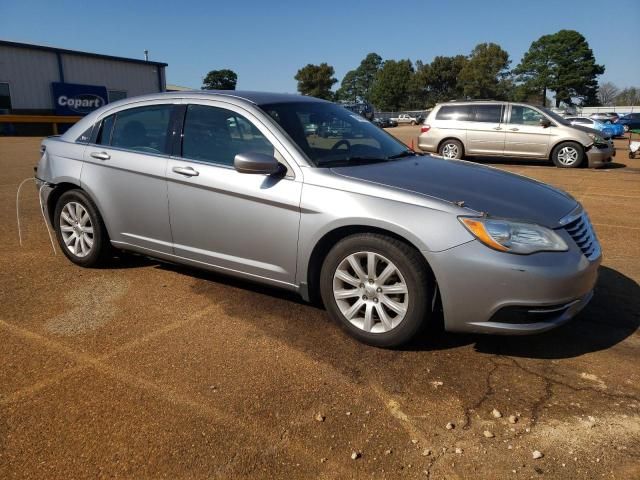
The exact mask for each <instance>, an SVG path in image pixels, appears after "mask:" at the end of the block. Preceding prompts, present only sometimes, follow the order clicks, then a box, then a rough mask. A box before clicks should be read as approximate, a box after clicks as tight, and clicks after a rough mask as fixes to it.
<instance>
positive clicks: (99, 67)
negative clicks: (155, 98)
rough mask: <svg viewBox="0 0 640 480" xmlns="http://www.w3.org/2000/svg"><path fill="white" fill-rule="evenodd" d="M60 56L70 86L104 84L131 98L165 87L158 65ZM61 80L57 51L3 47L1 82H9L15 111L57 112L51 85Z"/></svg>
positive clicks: (0, 69)
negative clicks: (72, 84)
mask: <svg viewBox="0 0 640 480" xmlns="http://www.w3.org/2000/svg"><path fill="white" fill-rule="evenodd" d="M60 55H61V58H62V66H63V70H64V81H65V82H67V83H80V84H86V85H103V86H105V87H107V90H124V91H126V92H127V96H128V97H133V96H136V95H143V94H146V93H154V92H158V91H163V90H164V88H165V82H166V80H165V77H164V68H162V67H160V66H158V65H154V64H149V65H145V64H142V63H130V62H125V61H117V60H110V59H102V58H96V57H85V56H82V55H71V54H65V53H61V54H60ZM158 69H160V78H159V77H158ZM59 81H60V74H59V69H58V59H57V55H56V53H55V52H50V51H43V50H37V49H33V50H31V49H28V48H18V47H11V46H5V45H0V82H8V83H9V88H10V91H11V107H12V109H14V110H23V109H24V110H46V109H53V99H52V97H51V82H59ZM159 84H160V85H159Z"/></svg>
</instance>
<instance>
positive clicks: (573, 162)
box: [551, 142, 584, 168]
mask: <svg viewBox="0 0 640 480" xmlns="http://www.w3.org/2000/svg"><path fill="white" fill-rule="evenodd" d="M551 159H552V160H553V163H554V165H555V166H556V167H558V168H577V167H579V166H580V165H581V164H582V160H583V159H584V149H583V148H582V145H580V144H577V143H575V142H562V143H560V144H559V145H556V147H555V148H554V149H553V152H552V153H551Z"/></svg>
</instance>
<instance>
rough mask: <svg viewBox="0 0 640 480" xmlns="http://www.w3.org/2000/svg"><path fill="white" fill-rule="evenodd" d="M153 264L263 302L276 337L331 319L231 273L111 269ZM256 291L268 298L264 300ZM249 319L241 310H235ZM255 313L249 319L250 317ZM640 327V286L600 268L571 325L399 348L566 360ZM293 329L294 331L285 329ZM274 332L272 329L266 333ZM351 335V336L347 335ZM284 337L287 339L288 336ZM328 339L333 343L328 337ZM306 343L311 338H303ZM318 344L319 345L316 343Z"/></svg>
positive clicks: (440, 334)
mask: <svg viewBox="0 0 640 480" xmlns="http://www.w3.org/2000/svg"><path fill="white" fill-rule="evenodd" d="M145 266H147V267H148V266H153V267H155V268H162V269H165V270H170V271H173V272H175V273H177V274H179V275H183V276H185V277H190V278H193V279H194V280H196V281H197V283H198V287H196V288H194V291H195V292H196V293H199V294H206V295H207V296H209V297H210V298H211V300H212V301H217V300H218V299H219V300H220V301H222V302H224V298H222V297H225V295H224V294H223V293H224V292H222V291H221V290H220V288H223V289H224V288H229V287H230V288H233V289H236V295H239V296H240V297H245V296H246V297H247V298H246V299H245V300H246V302H249V303H250V304H251V305H252V307H251V308H252V309H255V308H259V305H260V303H261V302H262V303H264V307H265V309H268V310H269V311H270V313H271V314H272V315H275V317H276V318H279V319H281V320H279V321H280V322H283V323H285V322H289V323H291V324H290V325H279V326H278V328H276V329H275V330H276V331H277V332H276V331H274V332H272V333H273V336H278V335H284V336H286V337H289V340H293V341H294V342H295V340H294V339H295V338H296V337H299V336H300V335H301V332H302V331H304V330H307V329H308V334H307V335H303V336H308V337H315V338H314V340H313V342H311V344H313V343H314V342H322V341H323V338H322V335H318V332H320V331H322V329H317V328H314V325H312V324H311V323H312V322H315V321H321V320H322V319H326V320H327V322H326V323H327V324H328V323H330V322H329V321H328V315H327V313H326V312H325V311H324V309H323V307H322V306H321V305H318V304H310V303H307V302H305V301H304V300H302V298H301V297H300V296H299V295H298V294H296V293H295V292H291V291H287V290H282V289H278V288H275V287H271V286H269V285H263V284H258V283H254V282H251V281H247V280H244V279H240V278H235V277H230V276H226V275H223V274H218V273H215V272H210V271H206V270H199V269H195V268H191V267H189V266H184V265H177V264H171V263H164V262H159V261H156V260H152V259H147V258H146V257H143V256H138V255H131V254H125V255H123V256H122V257H121V258H120V259H118V260H116V261H115V262H113V263H112V268H116V269H117V268H136V267H145ZM256 294H258V295H261V296H264V297H263V299H262V300H260V299H257V298H256ZM294 306H295V307H297V308H296V311H298V312H299V313H301V314H302V315H301V317H304V318H299V319H298V318H295V316H294V317H292V316H291V310H292V308H293V307H294ZM234 313H235V314H236V315H237V316H240V317H244V316H245V315H244V313H243V311H242V310H239V311H237V312H234ZM250 317H252V315H247V317H246V320H247V321H251V318H250ZM276 321H278V320H276ZM325 326H326V327H327V328H336V329H337V328H338V326H337V325H325ZM639 327H640V286H639V285H638V283H637V282H635V281H634V280H633V279H631V278H629V277H627V276H625V275H623V274H621V273H620V272H618V271H616V270H614V269H611V268H608V267H600V271H599V278H598V283H597V285H596V291H595V295H594V297H593V299H592V300H591V302H590V303H589V305H587V306H586V307H585V309H584V310H583V311H582V312H580V314H578V316H576V317H575V318H574V319H572V320H571V321H570V322H569V323H567V324H565V325H563V326H561V327H559V328H557V329H554V330H551V331H548V332H545V333H542V334H538V335H526V336H508V335H479V334H478V335H476V334H456V333H448V332H445V331H443V330H442V327H441V326H440V325H431V326H429V327H427V328H426V329H425V330H424V331H423V332H421V334H419V335H417V336H416V338H415V339H414V340H413V341H412V342H410V343H409V344H407V345H404V346H403V347H401V348H398V349H397V350H399V351H425V352H427V351H437V350H448V349H454V348H458V347H463V346H466V345H474V348H475V349H476V350H477V351H479V352H483V353H490V354H498V355H509V356H514V357H523V358H538V359H562V358H572V357H577V356H580V355H584V354H586V353H590V352H597V351H600V350H606V349H608V348H611V347H613V346H615V345H617V344H618V343H620V342H622V341H623V340H625V339H626V338H627V337H629V336H631V335H633V334H634V333H635V332H636V330H638V328H639ZM290 329H292V331H293V332H295V334H294V333H291V332H290V333H291V335H289V334H287V333H286V332H287V331H289V330H290ZM265 333H267V334H269V332H265ZM345 335H346V334H345ZM283 340H284V339H283ZM325 340H326V341H331V340H329V339H327V338H325ZM304 343H305V344H307V342H306V341H305V342H304ZM316 345H319V344H318V343H316Z"/></svg>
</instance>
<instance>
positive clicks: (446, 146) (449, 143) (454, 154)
mask: <svg viewBox="0 0 640 480" xmlns="http://www.w3.org/2000/svg"><path fill="white" fill-rule="evenodd" d="M438 153H439V154H440V156H441V157H444V158H446V159H448V160H454V159H455V160H459V159H461V158H462V157H463V156H464V147H463V146H462V143H461V142H459V141H458V140H445V141H444V142H442V144H441V145H440V148H439V149H438Z"/></svg>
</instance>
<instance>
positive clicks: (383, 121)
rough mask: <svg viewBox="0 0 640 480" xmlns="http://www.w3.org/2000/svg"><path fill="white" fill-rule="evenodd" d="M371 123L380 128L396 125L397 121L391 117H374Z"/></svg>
mask: <svg viewBox="0 0 640 480" xmlns="http://www.w3.org/2000/svg"><path fill="white" fill-rule="evenodd" d="M373 124H374V125H375V126H377V127H380V128H392V127H397V126H398V122H396V121H395V120H394V119H392V118H374V119H373Z"/></svg>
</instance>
